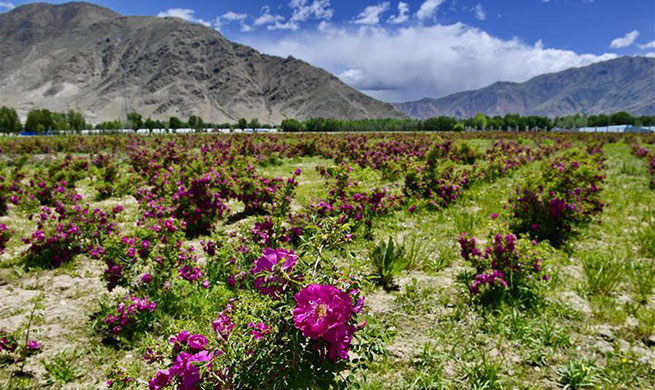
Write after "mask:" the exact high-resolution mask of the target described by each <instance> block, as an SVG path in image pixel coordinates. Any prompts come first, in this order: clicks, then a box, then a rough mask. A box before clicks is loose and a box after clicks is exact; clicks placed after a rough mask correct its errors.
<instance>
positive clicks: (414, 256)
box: [402, 234, 431, 269]
mask: <svg viewBox="0 0 655 390" xmlns="http://www.w3.org/2000/svg"><path fill="white" fill-rule="evenodd" d="M402 248H403V250H404V251H405V257H406V260H407V269H422V268H423V266H425V265H426V264H427V263H428V261H429V253H430V252H431V246H430V245H429V244H428V243H427V242H426V240H425V239H423V238H421V237H420V236H419V235H417V234H410V235H408V236H407V237H405V238H404V239H403V242H402Z"/></svg>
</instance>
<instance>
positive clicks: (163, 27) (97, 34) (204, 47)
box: [0, 3, 404, 123]
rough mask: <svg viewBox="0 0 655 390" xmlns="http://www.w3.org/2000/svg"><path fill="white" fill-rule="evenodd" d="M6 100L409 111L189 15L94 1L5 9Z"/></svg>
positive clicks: (268, 118)
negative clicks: (128, 12)
mask: <svg viewBox="0 0 655 390" xmlns="http://www.w3.org/2000/svg"><path fill="white" fill-rule="evenodd" d="M125 98H127V99H125ZM126 101H127V103H126ZM0 105H8V106H13V107H15V108H16V109H18V111H19V113H20V114H22V115H24V114H25V113H26V112H27V111H28V110H29V109H30V108H33V107H41V108H48V109H51V110H56V111H63V110H67V109H69V108H71V109H75V110H78V111H81V112H83V113H84V114H85V116H87V119H89V120H91V121H96V122H97V121H101V120H113V119H117V118H121V117H124V116H125V115H124V111H125V106H126V107H127V110H129V111H136V112H139V113H141V114H143V115H145V116H151V117H153V118H157V119H166V118H168V117H170V116H172V115H176V116H179V117H181V118H183V119H184V118H187V117H188V116H189V115H191V114H195V115H200V116H202V117H203V118H204V119H205V120H210V121H213V122H224V121H235V120H236V119H239V118H247V119H251V118H258V119H259V120H260V121H262V122H265V123H270V122H273V123H279V122H280V121H281V120H282V119H284V118H298V119H307V118H310V117H318V116H322V117H330V118H344V119H346V118H347V119H360V118H381V117H403V116H404V115H403V114H402V113H401V112H400V111H398V110H397V109H395V108H394V107H393V106H392V105H390V104H386V103H383V102H380V101H378V100H375V99H373V98H371V97H369V96H366V95H364V94H362V93H360V92H358V91H356V90H354V89H353V88H350V87H349V86H347V85H345V84H344V83H342V82H341V81H340V80H339V79H338V78H336V77H335V76H333V75H331V74H329V73H328V72H326V71H324V70H322V69H318V68H315V67H312V66H311V65H309V64H307V63H305V62H303V61H300V60H297V59H294V58H292V57H289V58H286V59H283V58H279V57H273V56H268V55H263V54H260V53H258V52H257V51H255V50H254V49H252V48H250V47H247V46H243V45H240V44H237V43H233V42H230V41H228V40H227V39H225V38H224V37H223V36H222V35H221V34H219V33H218V32H217V31H215V30H213V29H210V28H207V27H204V26H201V25H197V24H192V23H188V22H185V21H183V20H181V19H177V18H154V17H133V16H129V17H122V16H120V15H118V14H116V13H115V12H113V11H111V10H108V9H106V8H102V7H99V6H96V5H93V4H89V3H67V4H63V5H51V4H44V3H33V4H28V5H23V6H20V7H16V8H15V9H13V10H11V11H9V12H6V13H2V14H0Z"/></svg>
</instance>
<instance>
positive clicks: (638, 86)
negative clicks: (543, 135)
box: [396, 57, 655, 118]
mask: <svg viewBox="0 0 655 390" xmlns="http://www.w3.org/2000/svg"><path fill="white" fill-rule="evenodd" d="M396 107H398V108H399V109H400V110H402V111H403V112H405V113H406V114H407V115H409V116H411V117H414V118H430V117H434V116H440V115H447V116H456V117H460V118H468V117H472V116H475V114H477V113H478V112H482V113H485V114H487V115H491V116H495V115H505V114H508V113H517V114H521V115H542V116H550V117H555V116H563V115H572V114H576V113H587V114H601V113H605V114H606V113H615V112H618V111H627V112H629V113H631V114H633V115H655V58H646V57H622V58H618V59H615V60H610V61H604V62H599V63H596V64H592V65H589V66H586V67H583V68H572V69H567V70H565V71H562V72H558V73H552V74H544V75H541V76H537V77H535V78H533V79H531V80H529V81H527V82H525V83H520V84H519V83H507V82H499V83H495V84H492V85H490V86H488V87H486V88H482V89H479V90H476V91H467V92H460V93H456V94H453V95H450V96H446V97H443V98H440V99H422V100H419V101H415V102H407V103H399V104H396Z"/></svg>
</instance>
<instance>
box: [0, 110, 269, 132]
mask: <svg viewBox="0 0 655 390" xmlns="http://www.w3.org/2000/svg"><path fill="white" fill-rule="evenodd" d="M273 127H274V126H272V125H266V124H261V123H260V122H259V120H257V119H251V120H250V121H248V120H247V119H245V118H241V119H240V120H239V121H238V122H237V123H220V124H218V123H208V122H205V121H204V120H203V119H202V118H201V117H200V116H196V115H191V116H190V117H189V119H188V120H187V121H186V122H184V121H182V120H181V119H180V118H178V117H176V116H172V117H170V118H169V119H168V120H165V121H161V120H153V119H151V118H146V119H144V118H143V116H142V115H141V114H139V113H136V112H132V113H130V114H128V116H127V121H123V120H120V119H117V120H114V121H106V122H102V123H98V124H97V125H95V126H92V125H91V124H89V123H87V122H86V120H85V119H84V116H83V115H82V114H81V113H79V112H76V111H73V110H69V111H68V112H65V113H58V112H52V111H50V110H48V109H33V110H31V111H29V112H28V113H27V118H26V120H25V124H24V125H23V124H22V123H21V121H20V117H19V116H18V114H17V113H16V110H15V109H14V108H10V107H5V106H2V107H0V132H2V133H20V132H21V131H27V132H35V133H39V134H42V133H46V132H49V131H63V130H73V131H80V130H84V129H92V128H95V129H97V130H118V129H134V130H135V129H149V130H153V129H173V130H177V129H184V128H191V129H203V128H228V129H229V128H232V129H234V128H241V129H246V128H273Z"/></svg>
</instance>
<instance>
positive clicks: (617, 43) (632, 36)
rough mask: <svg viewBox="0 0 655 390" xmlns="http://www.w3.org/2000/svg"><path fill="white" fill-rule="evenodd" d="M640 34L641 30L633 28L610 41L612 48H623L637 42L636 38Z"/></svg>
mask: <svg viewBox="0 0 655 390" xmlns="http://www.w3.org/2000/svg"><path fill="white" fill-rule="evenodd" d="M638 36H639V31H637V30H633V31H630V32H629V33H627V34H625V35H624V36H622V37H621V38H616V39H615V40H613V41H612V43H610V47H611V48H612V49H622V48H624V47H628V46H630V45H632V44H633V43H635V40H637V37H638Z"/></svg>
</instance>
